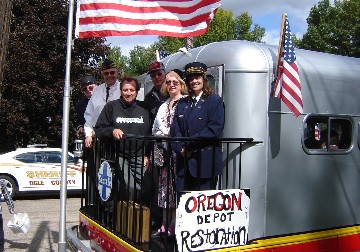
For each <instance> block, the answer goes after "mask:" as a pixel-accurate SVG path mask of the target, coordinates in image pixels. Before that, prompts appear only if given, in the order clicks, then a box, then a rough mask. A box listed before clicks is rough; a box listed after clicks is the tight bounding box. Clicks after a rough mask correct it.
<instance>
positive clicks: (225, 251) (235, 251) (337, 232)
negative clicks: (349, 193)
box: [80, 212, 360, 252]
mask: <svg viewBox="0 0 360 252" xmlns="http://www.w3.org/2000/svg"><path fill="white" fill-rule="evenodd" d="M80 214H81V215H82V216H83V217H84V218H85V219H86V220H87V221H88V222H89V223H91V225H93V226H95V227H96V228H97V229H99V230H100V231H101V232H103V233H105V234H106V235H108V236H109V237H111V238H112V239H113V240H114V241H116V242H118V243H119V244H121V245H122V246H123V247H125V248H127V249H129V250H130V249H131V251H139V252H141V250H138V249H136V248H134V247H133V246H131V245H129V244H128V243H127V242H125V241H123V240H122V239H120V238H119V237H118V236H116V235H114V234H113V233H111V232H109V231H108V230H106V229H105V228H103V227H101V226H100V225H98V224H97V223H96V222H94V221H92V220H91V219H89V218H88V217H87V216H85V215H84V214H82V213H81V212H80ZM356 234H360V226H359V225H357V226H351V227H345V228H338V229H332V230H326V231H319V232H311V233H305V234H298V235H289V236H283V237H276V238H268V239H261V240H256V241H254V242H253V243H251V244H249V245H244V246H237V247H232V248H221V249H216V250H212V251H217V252H249V251H255V250H259V249H268V248H275V247H283V246H289V245H294V244H300V243H304V241H307V242H314V241H320V240H325V239H331V238H336V237H344V236H350V235H356Z"/></svg>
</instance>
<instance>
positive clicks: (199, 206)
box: [175, 189, 250, 252]
mask: <svg viewBox="0 0 360 252" xmlns="http://www.w3.org/2000/svg"><path fill="white" fill-rule="evenodd" d="M247 192H249V190H247ZM249 207H250V197H249V196H248V195H247V194H246V190H240V189H238V190H237V189H234V190H212V191H203V192H196V191H194V192H189V193H185V194H184V195H182V196H181V197H180V202H179V205H178V207H177V210H176V230H175V233H176V240H177V243H178V251H180V252H183V251H203V250H210V249H218V248H225V247H232V246H239V245H245V244H246V243H247V240H248V227H249Z"/></svg>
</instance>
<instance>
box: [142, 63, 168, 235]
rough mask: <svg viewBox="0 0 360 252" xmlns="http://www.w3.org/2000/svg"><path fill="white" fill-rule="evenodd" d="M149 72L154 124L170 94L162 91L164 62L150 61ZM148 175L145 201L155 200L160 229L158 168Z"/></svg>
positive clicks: (147, 97) (149, 106) (148, 102)
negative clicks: (151, 86)
mask: <svg viewBox="0 0 360 252" xmlns="http://www.w3.org/2000/svg"><path fill="white" fill-rule="evenodd" d="M148 74H149V75H150V77H151V81H152V83H153V88H152V89H151V90H150V91H149V92H148V93H147V94H146V95H145V98H144V105H145V107H146V108H147V109H148V110H149V112H150V119H151V124H153V123H154V120H155V117H156V114H157V111H158V109H159V107H160V106H161V104H163V102H165V101H166V99H167V98H168V96H163V95H162V94H161V93H160V89H161V86H162V84H163V83H164V82H165V77H166V73H165V66H164V64H163V63H162V62H159V61H154V62H152V63H150V64H149V66H148ZM147 175H149V176H150V177H149V178H147V179H144V180H143V181H144V184H143V195H144V196H143V198H145V199H148V200H149V202H145V204H146V205H149V204H150V202H153V204H152V205H151V208H152V210H151V213H152V220H153V221H154V224H153V227H152V228H153V229H154V230H158V229H159V228H160V226H161V224H162V208H160V207H159V206H158V204H157V195H158V184H159V181H158V180H159V176H158V171H157V169H154V170H153V171H152V173H146V175H145V176H147ZM153 185H154V186H153ZM154 187H155V188H154ZM151 200H152V201H151Z"/></svg>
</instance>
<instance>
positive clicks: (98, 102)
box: [84, 59, 121, 148]
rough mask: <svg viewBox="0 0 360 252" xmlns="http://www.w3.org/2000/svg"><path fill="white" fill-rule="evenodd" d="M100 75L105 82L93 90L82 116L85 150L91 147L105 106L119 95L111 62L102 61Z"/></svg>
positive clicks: (115, 73)
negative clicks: (95, 128)
mask: <svg viewBox="0 0 360 252" xmlns="http://www.w3.org/2000/svg"><path fill="white" fill-rule="evenodd" d="M101 75H102V76H103V78H104V81H105V82H104V83H102V84H101V85H100V86H98V87H97V88H96V89H95V91H94V93H93V95H92V96H91V98H90V100H89V103H88V105H87V107H86V110H85V114H84V118H85V125H84V131H85V147H87V148H90V147H91V146H92V141H93V137H94V136H95V132H94V130H93V128H94V127H95V124H96V121H97V119H98V117H99V115H100V113H101V111H102V109H103V108H104V106H105V104H106V103H107V102H109V101H113V100H117V99H119V98H120V95H121V93H120V82H119V81H118V77H119V72H118V69H117V68H116V66H115V63H114V62H113V61H111V60H108V59H105V60H104V62H103V63H102V65H101Z"/></svg>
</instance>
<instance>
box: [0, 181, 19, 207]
mask: <svg viewBox="0 0 360 252" xmlns="http://www.w3.org/2000/svg"><path fill="white" fill-rule="evenodd" d="M0 180H4V183H5V186H6V188H7V190H8V192H9V194H10V196H11V198H14V196H15V195H16V193H17V190H18V188H17V185H16V183H15V181H14V180H13V179H12V178H10V177H8V176H0ZM0 190H1V189H0ZM0 199H1V201H4V196H3V195H2V194H1V198H0Z"/></svg>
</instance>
